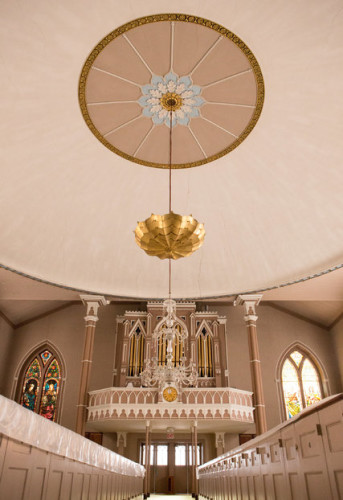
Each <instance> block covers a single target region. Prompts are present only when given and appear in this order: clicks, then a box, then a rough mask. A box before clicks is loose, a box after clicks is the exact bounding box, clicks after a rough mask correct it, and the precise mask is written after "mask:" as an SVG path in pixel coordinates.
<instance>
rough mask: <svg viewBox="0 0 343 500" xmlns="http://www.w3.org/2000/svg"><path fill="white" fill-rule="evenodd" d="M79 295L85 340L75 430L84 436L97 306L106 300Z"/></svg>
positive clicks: (93, 296)
mask: <svg viewBox="0 0 343 500" xmlns="http://www.w3.org/2000/svg"><path fill="white" fill-rule="evenodd" d="M80 297H81V300H82V302H83V304H84V305H85V306H86V308H87V312H86V316H85V322H86V324H85V342H84V347H83V356H82V361H81V380H80V390H79V401H78V405H77V415H76V429H75V430H76V432H78V433H79V434H81V435H82V436H84V434H85V426H86V419H87V405H88V390H89V382H90V374H91V367H92V359H93V347H94V333H95V325H96V322H97V321H98V309H99V306H105V305H106V304H107V300H106V299H105V297H102V296H100V295H81V296H80Z"/></svg>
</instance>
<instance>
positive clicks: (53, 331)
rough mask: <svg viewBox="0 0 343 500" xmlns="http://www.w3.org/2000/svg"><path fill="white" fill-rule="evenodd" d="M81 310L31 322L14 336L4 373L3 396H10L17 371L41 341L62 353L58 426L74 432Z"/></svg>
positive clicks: (11, 395) (74, 309) (64, 310)
mask: <svg viewBox="0 0 343 500" xmlns="http://www.w3.org/2000/svg"><path fill="white" fill-rule="evenodd" d="M83 315H84V307H83V306H82V304H80V305H72V306H70V307H68V308H66V309H63V310H61V311H57V312H56V313H53V314H51V315H49V316H46V317H44V318H41V319H39V320H36V321H33V322H32V323H29V324H27V325H25V326H23V327H21V328H18V329H16V330H15V331H14V333H13V340H12V345H11V355H10V359H9V368H8V372H7V380H6V382H7V383H6V389H5V394H4V395H5V396H7V397H10V398H11V397H13V396H14V391H15V386H16V381H15V377H16V376H18V374H19V373H18V372H19V368H20V366H21V364H22V363H23V361H24V360H25V358H26V357H27V356H28V354H29V353H30V352H31V351H32V350H33V349H34V348H35V347H36V346H39V345H40V344H41V343H43V342H46V341H48V342H51V344H52V345H53V346H54V347H55V348H57V349H58V351H59V352H60V353H61V356H62V361H63V363H64V365H65V369H66V370H65V374H64V375H65V382H64V384H63V401H62V415H61V419H60V421H59V423H61V424H62V425H64V426H65V427H68V428H70V429H74V427H75V419H76V404H77V397H78V386H79V381H80V368H81V355H82V349H83V337H84V320H83Z"/></svg>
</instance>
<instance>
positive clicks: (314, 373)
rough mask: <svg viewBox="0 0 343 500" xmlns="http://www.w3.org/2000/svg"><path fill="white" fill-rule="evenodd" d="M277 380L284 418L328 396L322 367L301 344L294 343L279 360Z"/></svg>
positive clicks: (292, 415) (290, 416)
mask: <svg viewBox="0 0 343 500" xmlns="http://www.w3.org/2000/svg"><path fill="white" fill-rule="evenodd" d="M277 382H278V385H279V395H280V400H281V412H282V416H283V419H284V420H285V419H290V418H292V417H294V416H295V415H297V414H298V413H299V412H300V411H302V410H304V409H305V408H307V407H308V406H311V405H312V404H314V403H316V402H317V401H320V400H321V399H322V398H324V397H326V396H328V395H329V392H328V384H327V377H326V376H325V372H324V368H323V366H322V365H321V363H320V362H319V360H318V359H317V358H316V356H315V355H314V354H313V353H312V352H310V351H309V349H307V348H306V347H305V346H304V345H302V344H300V343H295V344H292V346H290V347H289V348H288V349H287V350H286V351H285V353H284V354H283V355H282V357H281V359H280V361H279V363H278V376H277Z"/></svg>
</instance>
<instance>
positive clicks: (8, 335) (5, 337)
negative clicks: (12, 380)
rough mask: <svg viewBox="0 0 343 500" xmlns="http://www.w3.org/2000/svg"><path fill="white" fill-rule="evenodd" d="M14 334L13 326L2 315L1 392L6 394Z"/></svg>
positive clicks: (0, 345)
mask: <svg viewBox="0 0 343 500" xmlns="http://www.w3.org/2000/svg"><path fill="white" fill-rule="evenodd" d="M12 336H13V328H12V326H11V325H10V324H9V323H8V322H7V321H5V320H4V319H3V318H2V317H0V394H4V395H5V385H6V380H7V373H8V368H9V366H8V364H9V356H10V348H11V342H12Z"/></svg>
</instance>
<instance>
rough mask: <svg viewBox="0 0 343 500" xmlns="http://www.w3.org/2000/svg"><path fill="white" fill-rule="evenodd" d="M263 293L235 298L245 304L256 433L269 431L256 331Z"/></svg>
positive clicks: (236, 301) (239, 302) (238, 302)
mask: <svg viewBox="0 0 343 500" xmlns="http://www.w3.org/2000/svg"><path fill="white" fill-rule="evenodd" d="M261 299H262V295H239V296H238V297H237V299H236V300H235V305H243V306H244V309H245V316H244V320H245V323H246V325H247V331H248V342H249V355H250V371H251V382H252V390H253V393H254V406H255V411H254V418H255V424H256V434H263V433H264V432H266V431H267V420H266V407H265V403H264V394H263V384H262V373H261V361H260V354H259V349H258V342H257V331H256V321H257V316H256V306H258V304H259V303H260V301H261Z"/></svg>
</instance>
